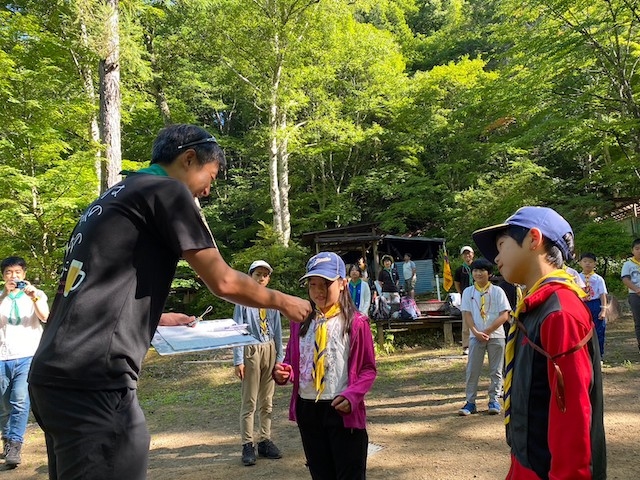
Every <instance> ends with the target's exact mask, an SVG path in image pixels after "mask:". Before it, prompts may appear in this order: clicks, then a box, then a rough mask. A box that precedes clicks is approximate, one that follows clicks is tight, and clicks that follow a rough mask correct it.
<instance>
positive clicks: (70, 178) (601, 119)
mask: <svg viewBox="0 0 640 480" xmlns="http://www.w3.org/2000/svg"><path fill="white" fill-rule="evenodd" d="M114 5H115V7H116V8H117V13H118V17H119V18H118V19H119V23H118V30H117V38H118V39H119V62H118V67H119V69H120V92H121V93H120V96H121V107H120V114H121V130H120V134H121V139H122V140H121V141H122V148H121V153H122V166H123V167H124V168H128V169H135V168H141V167H143V166H145V165H146V163H147V162H148V160H149V154H150V147H151V142H152V140H153V138H154V136H155V134H156V133H157V131H158V130H159V129H160V128H162V127H163V125H166V124H168V123H194V124H198V125H201V126H203V127H205V128H207V129H208V130H209V131H210V132H211V133H213V134H214V135H215V136H216V137H217V138H218V140H219V142H220V144H221V145H222V146H223V147H224V149H225V153H226V155H227V158H228V169H227V170H226V171H225V172H224V173H223V175H221V177H220V178H219V180H218V181H217V183H216V184H215V186H214V188H213V189H212V195H211V196H210V198H209V199H208V200H206V201H205V202H203V205H204V211H205V215H206V217H207V219H208V221H209V223H210V225H211V227H212V230H213V233H214V235H215V237H216V239H217V241H218V244H219V245H220V248H221V250H222V252H223V256H224V257H225V258H226V259H227V261H229V262H230V263H231V264H232V265H236V266H238V267H239V268H241V269H244V268H246V265H245V264H246V263H248V262H249V261H250V259H251V258H252V257H250V256H249V253H248V252H250V253H251V254H252V255H269V254H272V255H274V257H275V258H274V261H275V260H280V261H282V262H284V263H287V262H288V261H289V259H290V258H294V259H296V260H295V262H300V265H298V264H297V263H296V264H295V265H293V267H294V268H291V269H290V270H291V276H292V277H294V278H295V276H297V274H298V273H299V271H298V272H297V273H296V272H295V268H297V267H299V268H301V266H302V265H303V262H304V257H305V255H306V254H307V253H308V252H305V251H304V249H301V248H300V246H299V245H298V239H299V238H300V236H301V235H302V234H303V233H305V232H309V231H316V230H323V229H326V228H334V227H341V226H347V225H352V224H356V223H363V222H377V223H379V224H380V225H381V228H382V229H383V230H384V231H386V232H388V233H392V234H420V235H424V236H431V237H444V238H446V239H447V242H448V244H449V245H451V246H452V247H456V246H460V245H464V244H467V243H469V242H470V234H471V232H472V231H473V230H474V229H476V228H478V227H480V226H484V225H487V224H490V223H495V222H499V221H503V220H504V219H505V218H506V216H508V215H509V214H510V213H511V212H513V211H514V210H515V209H516V208H518V207H519V206H522V205H526V204H530V205H548V206H552V207H554V208H556V209H557V210H558V211H559V212H560V213H562V214H563V215H565V216H566V218H567V219H568V220H569V221H570V222H571V223H572V225H573V227H574V231H575V233H576V238H577V241H576V243H577V247H578V249H585V248H588V249H590V250H598V251H596V252H594V253H596V255H598V256H601V257H610V258H620V257H622V256H623V255H624V254H625V253H626V252H627V251H628V249H629V248H628V245H629V244H630V241H631V240H632V237H631V233H630V232H627V231H625V230H624V228H623V227H621V224H620V223H617V222H614V221H605V222H601V221H600V220H601V219H603V218H604V219H606V218H608V215H609V214H610V212H611V211H612V210H613V209H615V208H616V207H618V206H621V205H624V204H627V203H634V202H636V201H637V200H636V199H638V198H639V197H640V181H639V178H640V174H639V169H640V105H639V104H638V100H639V95H640V86H639V74H638V64H639V63H640V62H639V60H640V43H638V38H640V32H639V29H640V5H638V3H637V2H629V1H627V0H571V1H569V0H546V1H538V0H528V1H527V0H525V1H517V2H516V1H515V0H484V1H470V0H469V1H465V0H359V1H356V2H354V1H350V0H175V1H169V0H162V1H161V0H158V1H152V0H120V1H119V2H118V1H114V0H109V1H107V0H50V1H47V2H42V1H39V0H33V1H29V0H20V1H14V2H9V3H6V2H5V3H3V4H2V7H1V8H0V158H1V159H2V160H1V162H0V229H1V231H2V235H1V236H0V255H1V256H2V257H5V256H8V255H12V254H21V255H23V256H24V257H25V258H27V260H28V263H29V264H30V267H31V268H30V271H31V272H30V275H31V277H32V278H34V277H37V278H38V279H39V280H40V282H41V283H42V284H43V285H45V286H47V287H48V288H52V286H53V285H54V283H55V281H56V278H57V275H58V268H59V265H60V263H61V259H62V255H63V252H64V246H65V243H66V241H67V238H68V235H69V233H70V231H71V229H72V228H73V225H74V224H75V222H76V220H77V219H78V217H79V215H80V213H81V212H82V211H83V209H84V208H85V207H86V206H87V205H88V204H89V203H90V202H91V201H92V200H93V198H95V196H96V195H97V194H98V193H99V191H100V188H101V183H100V175H101V173H100V164H101V162H104V159H105V158H107V157H108V155H107V153H108V152H107V148H106V147H105V144H104V143H103V142H102V141H101V137H100V135H99V132H98V130H99V129H98V130H96V128H97V127H96V125H97V123H99V120H100V95H101V88H100V87H101V73H100V66H101V65H102V63H101V62H102V61H103V59H105V58H108V56H109V54H110V53H113V52H111V51H110V50H109V49H110V48H113V47H112V43H110V42H108V41H107V36H108V35H107V32H106V25H107V19H108V18H111V17H110V15H112V14H113V12H112V11H110V10H109V7H114ZM596 220H598V222H599V223H598V222H596ZM597 223H598V224H597ZM599 239H603V241H599ZM604 239H606V241H604ZM247 249H249V250H247ZM454 250H455V248H454ZM287 252H289V253H287ZM287 268H289V267H288V266H287ZM286 271H287V272H288V270H286ZM188 277H189V274H188V273H185V274H184V275H183V283H184V284H185V285H188V284H190V282H192V283H191V284H193V282H195V284H197V282H196V281H195V280H194V279H193V278H191V279H189V278H188ZM290 280H291V279H290V278H287V279H286V280H285V279H283V280H282V282H283V283H282V285H279V284H276V286H282V287H283V288H287V289H295V288H296V287H295V285H293V283H294V282H291V281H290ZM185 282H186V283H185Z"/></svg>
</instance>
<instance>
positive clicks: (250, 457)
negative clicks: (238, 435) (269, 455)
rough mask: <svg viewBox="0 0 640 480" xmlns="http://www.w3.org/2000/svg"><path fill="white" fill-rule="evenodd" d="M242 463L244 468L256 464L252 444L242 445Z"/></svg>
mask: <svg viewBox="0 0 640 480" xmlns="http://www.w3.org/2000/svg"><path fill="white" fill-rule="evenodd" d="M242 463H243V464H244V465H245V466H246V467H249V466H251V465H255V464H256V449H255V448H253V443H245V444H244V445H242Z"/></svg>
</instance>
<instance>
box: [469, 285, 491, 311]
mask: <svg viewBox="0 0 640 480" xmlns="http://www.w3.org/2000/svg"><path fill="white" fill-rule="evenodd" d="M473 286H474V287H475V289H476V290H477V291H478V292H480V316H481V317H482V320H486V319H487V308H486V302H485V297H486V296H487V295H488V294H489V288H491V282H487V284H486V285H485V286H484V287H481V286H480V285H478V283H477V282H474V284H473Z"/></svg>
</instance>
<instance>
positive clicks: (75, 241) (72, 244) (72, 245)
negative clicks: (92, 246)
mask: <svg viewBox="0 0 640 480" xmlns="http://www.w3.org/2000/svg"><path fill="white" fill-rule="evenodd" d="M79 243H82V233H80V232H78V233H76V234H75V235H74V236H73V237H71V239H70V240H69V243H67V246H66V248H65V251H64V256H65V257H68V256H69V255H71V252H73V249H74V248H75V246H76V245H78V244H79Z"/></svg>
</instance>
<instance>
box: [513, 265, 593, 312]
mask: <svg viewBox="0 0 640 480" xmlns="http://www.w3.org/2000/svg"><path fill="white" fill-rule="evenodd" d="M548 283H561V284H563V285H565V286H566V287H568V288H569V289H571V290H573V291H574V292H575V294H576V295H578V297H580V298H584V297H585V296H586V293H584V290H582V288H580V286H579V285H578V284H577V283H576V281H575V279H574V278H573V275H570V274H568V273H567V272H566V271H565V270H562V269H558V270H554V271H553V272H551V273H547V274H546V275H544V276H543V277H541V278H540V279H539V280H538V281H537V282H536V283H534V285H533V286H532V287H531V288H530V289H529V290H527V294H526V295H525V296H524V297H522V300H520V301H519V302H518V306H517V307H516V311H515V313H514V314H513V316H514V317H515V318H518V316H519V315H520V314H521V313H522V312H523V311H525V300H526V299H527V298H529V297H530V296H531V295H532V294H533V293H535V292H536V291H537V290H538V289H539V288H540V287H542V286H543V285H546V284H548Z"/></svg>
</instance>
